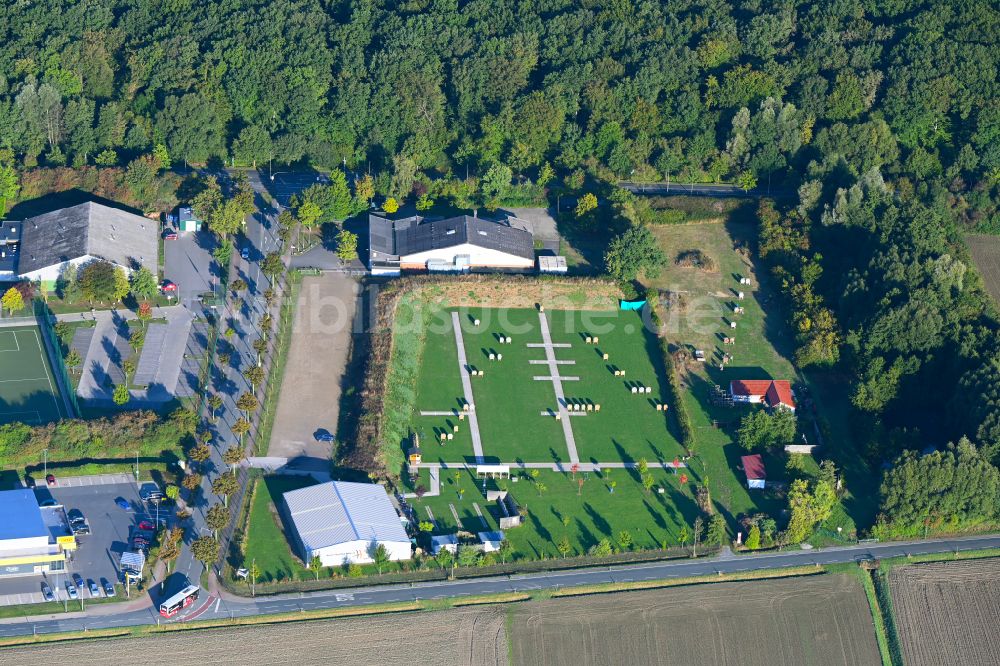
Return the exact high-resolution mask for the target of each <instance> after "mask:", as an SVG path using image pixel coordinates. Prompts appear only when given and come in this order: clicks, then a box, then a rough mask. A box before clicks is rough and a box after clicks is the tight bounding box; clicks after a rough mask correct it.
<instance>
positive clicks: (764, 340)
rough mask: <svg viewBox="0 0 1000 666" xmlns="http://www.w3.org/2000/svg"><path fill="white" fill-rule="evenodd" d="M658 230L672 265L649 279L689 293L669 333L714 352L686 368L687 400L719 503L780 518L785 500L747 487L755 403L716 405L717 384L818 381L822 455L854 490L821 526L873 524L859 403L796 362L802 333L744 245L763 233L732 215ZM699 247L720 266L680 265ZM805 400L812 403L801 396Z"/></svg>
mask: <svg viewBox="0 0 1000 666" xmlns="http://www.w3.org/2000/svg"><path fill="white" fill-rule="evenodd" d="M652 229H653V232H654V234H655V235H656V237H657V239H658V240H659V243H660V247H661V248H663V250H664V252H665V253H666V254H667V257H668V260H669V263H668V265H667V266H666V267H665V268H664V270H663V271H662V273H661V274H660V276H659V277H658V278H656V279H655V280H648V279H647V280H645V284H646V286H651V287H657V288H659V289H661V290H668V291H671V292H675V293H679V294H681V298H682V301H683V304H682V305H680V306H677V307H675V308H674V309H673V311H671V310H669V309H667V310H665V315H666V316H665V323H666V329H665V331H666V332H665V335H666V336H667V338H668V340H669V341H670V342H671V343H673V344H674V345H675V346H677V347H681V348H687V349H689V350H694V349H702V350H704V352H705V355H706V357H707V359H708V360H707V362H705V363H697V362H694V361H688V362H687V364H686V366H685V367H681V368H680V372H681V377H682V382H683V383H684V384H686V386H687V387H688V389H689V390H688V391H687V393H686V395H685V404H686V405H687V406H688V411H689V413H690V414H691V420H692V423H693V426H694V429H695V440H696V441H697V445H698V446H697V454H696V457H695V459H694V460H693V461H692V463H691V464H692V468H693V469H694V470H696V471H699V472H701V473H702V474H704V475H706V476H708V477H709V479H710V480H711V484H710V485H711V489H712V498H713V499H714V500H715V502H716V504H717V506H719V507H720V509H721V510H722V511H723V512H724V513H725V514H727V517H730V518H736V517H738V516H739V515H741V514H744V513H752V512H757V511H763V512H767V513H769V514H771V515H772V516H775V517H776V518H779V517H780V512H781V510H782V509H784V508H785V501H784V500H783V499H780V498H777V497H774V496H773V494H771V493H761V491H756V490H755V491H749V490H747V489H746V486H745V484H744V478H743V474H742V472H741V471H740V470H739V469H738V466H739V464H740V460H739V459H740V456H742V455H743V454H744V453H745V452H744V451H743V450H742V449H740V447H739V446H738V445H737V444H736V443H735V437H736V430H737V428H738V427H739V421H740V419H741V418H742V417H743V416H744V415H745V414H746V413H748V411H749V408H747V407H723V406H715V405H712V404H711V400H710V397H711V394H712V388H713V386H719V387H721V388H723V389H728V386H729V382H730V381H732V380H734V379H764V378H774V379H789V380H791V381H792V382H793V383H798V384H800V385H805V386H808V388H809V391H810V393H811V394H812V396H813V398H814V399H815V402H816V406H817V414H818V418H819V420H820V422H821V423H822V424H823V428H824V429H825V430H827V432H825V434H824V437H825V439H826V440H827V441H826V444H827V446H825V447H824V448H823V449H821V450H820V451H819V452H818V454H817V457H818V458H819V459H826V458H830V459H832V460H833V461H834V462H835V463H836V464H837V467H838V469H840V470H842V472H843V474H844V477H845V482H846V486H847V488H848V492H847V493H846V494H845V496H844V497H843V498H842V499H841V503H840V504H839V505H838V506H837V507H835V509H834V514H833V515H832V516H831V517H830V519H829V520H827V521H826V523H824V524H823V525H822V526H821V527H823V528H824V529H827V530H830V531H832V532H835V531H836V528H837V527H843V528H844V532H845V534H849V533H851V532H853V531H854V530H855V524H857V525H868V524H871V522H872V521H873V519H874V507H875V505H876V502H877V497H876V494H877V490H878V479H877V475H876V474H875V473H873V472H872V471H871V470H870V469H869V468H868V467H867V465H865V463H864V461H863V459H862V458H861V456H860V455H858V454H857V453H856V452H855V449H854V443H853V441H852V440H851V438H850V434H849V432H848V430H849V429H848V428H847V423H848V419H849V413H850V408H849V405H848V404H847V399H846V397H845V396H846V390H845V388H844V387H842V386H837V385H834V384H831V382H830V381H829V378H827V377H824V376H822V375H820V374H819V373H805V374H803V373H800V372H799V371H797V370H796V368H795V367H794V366H793V365H792V363H791V361H790V357H791V355H792V352H793V348H794V340H793V337H792V332H791V331H790V330H789V329H788V325H787V323H786V322H787V318H786V314H785V313H784V311H783V304H782V303H781V301H780V300H779V299H778V298H777V296H776V295H775V287H774V285H773V284H772V283H771V280H770V277H769V276H768V275H767V273H766V271H764V270H762V269H761V270H755V269H754V267H753V266H752V264H751V263H750V261H749V259H748V258H747V256H746V255H744V254H742V253H740V252H737V251H736V250H735V249H734V248H735V246H736V245H742V244H745V243H748V242H749V241H750V240H751V239H752V238H753V237H754V235H755V234H756V230H755V228H754V226H753V224H751V223H748V222H742V221H741V222H736V221H732V220H729V221H727V222H724V223H721V222H715V223H702V224H683V225H667V226H658V227H652ZM692 249H698V250H701V251H702V252H703V253H705V254H707V255H708V256H709V258H710V259H711V260H712V262H713V263H714V268H713V270H705V269H703V268H694V267H688V266H680V265H677V264H676V263H675V260H676V258H677V256H678V255H679V254H680V253H681V252H683V251H686V250H692ZM739 277H750V278H751V281H752V282H751V284H750V285H740V284H739V279H738V278H739ZM739 291H743V292H744V298H743V299H742V300H739V299H738V298H737V292H739ZM736 304H739V305H741V306H742V307H743V308H744V313H743V314H740V315H736V314H734V313H733V311H732V308H733V306H734V305H736ZM731 321H735V322H736V328H735V329H732V328H730V327H729V322H731ZM723 337H733V338H735V340H736V343H735V344H733V345H724V344H723V342H722V338H723ZM723 352H728V353H729V354H731V355H732V357H733V360H732V362H731V363H730V364H728V365H727V366H726V368H725V370H720V369H719V359H720V358H721V355H722V353H723ZM799 401H800V403H802V402H803V401H802V396H801V395H800V396H799ZM800 407H801V408H800V409H799V414H800V417H801V418H800V421H799V426H800V430H801V431H802V432H804V433H805V434H806V436H807V438H808V440H809V441H810V442H811V443H817V437H816V434H815V426H814V424H813V419H814V417H813V415H812V413H811V410H810V409H808V408H806V407H805V406H804V405H800ZM765 464H766V466H767V470H768V480H769V481H778V482H781V481H783V480H786V478H787V476H788V475H787V474H786V472H785V470H784V461H783V459H781V458H780V457H778V456H771V457H770V458H766V459H765ZM804 466H805V468H806V473H807V475H808V473H809V472H810V471H811V470H815V469H816V466H817V461H816V460H815V459H813V457H812V456H805V461H804ZM781 522H782V521H781V520H779V524H780V523H781ZM730 524H731V525H732V523H730Z"/></svg>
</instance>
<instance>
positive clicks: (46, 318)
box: [33, 298, 81, 418]
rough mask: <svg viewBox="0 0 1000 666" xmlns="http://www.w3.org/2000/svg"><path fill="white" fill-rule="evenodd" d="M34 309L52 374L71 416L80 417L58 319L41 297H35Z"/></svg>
mask: <svg viewBox="0 0 1000 666" xmlns="http://www.w3.org/2000/svg"><path fill="white" fill-rule="evenodd" d="M34 310H35V318H34V320H33V323H34V322H37V323H38V328H39V330H40V331H41V332H42V337H43V338H44V339H45V348H46V349H47V350H48V355H49V366H50V367H51V368H52V374H53V375H55V378H56V384H57V385H58V386H59V391H60V392H61V393H62V394H63V397H64V398H65V399H66V400H65V402H66V404H67V405H69V407H70V410H71V411H72V413H71V414H70V415H69V417H70V418H80V416H81V412H80V404H79V403H78V402H77V400H76V392H75V391H74V390H73V383H72V382H71V381H70V379H69V371H68V370H67V369H66V361H65V359H64V358H63V355H62V342H61V341H60V340H59V336H58V335H56V331H55V327H54V326H53V323H54V322H55V320H56V318H55V315H53V314H52V311H51V310H50V309H49V306H48V304H47V303H46V302H45V301H43V300H42V299H40V298H36V299H35V301H34Z"/></svg>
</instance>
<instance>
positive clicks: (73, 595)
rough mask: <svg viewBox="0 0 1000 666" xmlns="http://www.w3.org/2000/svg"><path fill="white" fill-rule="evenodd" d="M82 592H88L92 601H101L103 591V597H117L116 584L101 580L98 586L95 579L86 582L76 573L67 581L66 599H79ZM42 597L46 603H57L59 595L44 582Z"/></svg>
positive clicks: (104, 579) (105, 579)
mask: <svg viewBox="0 0 1000 666" xmlns="http://www.w3.org/2000/svg"><path fill="white" fill-rule="evenodd" d="M81 590H87V591H88V592H89V593H90V598H91V599H100V598H101V596H102V595H101V592H102V591H103V593H104V594H103V596H104V597H107V598H109V599H110V598H111V597H113V596H115V595H116V592H115V585H114V583H112V582H111V581H110V580H108V579H107V578H101V583H100V585H98V584H97V581H95V580H94V579H93V578H88V579H87V580H86V582H85V581H84V580H83V576H81V575H80V574H78V573H75V574H73V575H72V577H71V579H70V580H67V581H66V597H67V598H68V599H79V598H80V594H81ZM42 597H44V599H45V601H56V598H57V593H56V592H55V591H54V590H53V589H52V586H50V585H49V584H48V583H47V582H45V581H42Z"/></svg>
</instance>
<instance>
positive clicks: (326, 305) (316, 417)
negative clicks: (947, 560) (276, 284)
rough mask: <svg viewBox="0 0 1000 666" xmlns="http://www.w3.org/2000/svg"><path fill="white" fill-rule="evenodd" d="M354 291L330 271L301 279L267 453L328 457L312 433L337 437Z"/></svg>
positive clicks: (349, 281)
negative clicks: (323, 432)
mask: <svg viewBox="0 0 1000 666" xmlns="http://www.w3.org/2000/svg"><path fill="white" fill-rule="evenodd" d="M357 289H358V284H357V282H355V281H354V280H353V279H351V278H349V277H347V276H345V275H339V274H333V273H330V274H325V275H319V276H315V277H306V278H304V279H303V280H302V287H301V289H300V290H299V302H298V307H297V308H296V310H295V313H296V315H295V321H294V323H293V324H292V340H291V346H290V347H289V350H288V362H287V365H286V366H285V376H284V379H283V381H282V383H281V395H280V397H279V399H278V410H277V415H276V417H275V422H274V429H273V430H272V431H271V442H270V448H269V450H268V455H270V456H279V457H283V458H294V457H297V456H307V457H310V458H320V459H329V458H330V457H331V453H332V451H331V446H330V444H328V443H326V444H324V443H322V442H317V441H316V432H317V431H318V430H325V431H327V432H329V433H331V434H333V435H335V436H337V433H336V429H337V419H338V416H339V405H340V394H341V390H342V386H341V380H342V377H343V374H344V369H345V368H346V367H347V361H348V357H349V354H350V352H351V347H352V333H353V325H354V316H355V310H356V308H357V300H358V297H357ZM338 439H340V437H338Z"/></svg>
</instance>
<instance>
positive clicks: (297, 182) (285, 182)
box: [260, 171, 330, 208]
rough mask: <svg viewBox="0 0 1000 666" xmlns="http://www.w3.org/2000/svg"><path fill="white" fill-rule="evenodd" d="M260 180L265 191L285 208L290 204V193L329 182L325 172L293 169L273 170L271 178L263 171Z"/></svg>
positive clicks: (296, 192)
mask: <svg viewBox="0 0 1000 666" xmlns="http://www.w3.org/2000/svg"><path fill="white" fill-rule="evenodd" d="M260 180H261V182H262V183H264V186H265V187H266V188H267V191H268V192H270V193H271V196H273V197H274V199H275V200H276V201H277V202H278V203H279V204H281V205H282V206H283V207H286V208H287V207H288V206H289V205H290V202H291V198H292V195H294V194H298V193H299V192H301V191H302V190H304V189H306V188H307V187H309V186H310V185H314V184H316V183H320V184H326V183H329V182H330V179H329V178H327V176H326V174H323V173H319V172H318V171H307V172H303V171H294V172H291V173H289V172H286V171H275V172H274V178H273V179H270V178H268V176H267V173H266V172H265V173H262V174H261V179H260Z"/></svg>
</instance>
